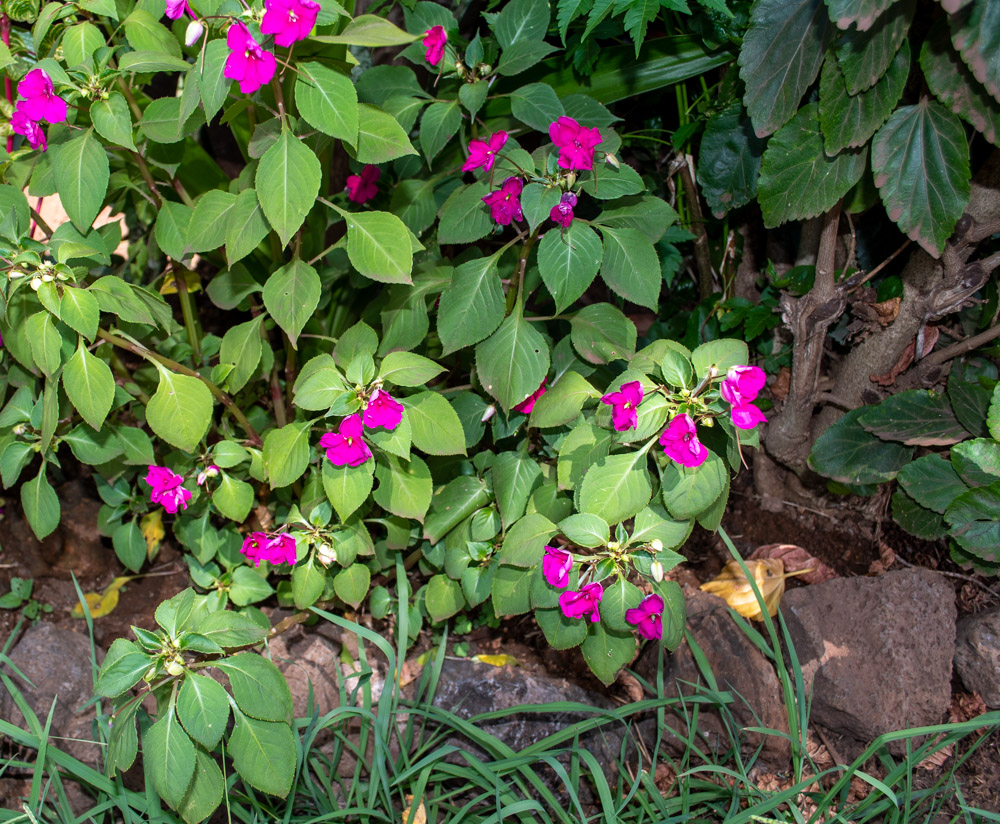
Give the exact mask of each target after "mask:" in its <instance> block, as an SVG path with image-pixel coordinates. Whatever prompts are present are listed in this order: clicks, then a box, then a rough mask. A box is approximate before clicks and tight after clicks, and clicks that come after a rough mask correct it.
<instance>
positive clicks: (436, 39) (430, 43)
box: [424, 26, 448, 66]
mask: <svg viewBox="0 0 1000 824" xmlns="http://www.w3.org/2000/svg"><path fill="white" fill-rule="evenodd" d="M447 42H448V35H447V33H446V32H445V30H444V26H433V27H432V28H429V29H427V31H425V32H424V59H425V60H427V62H428V63H430V64H431V65H432V66H436V65H437V64H438V63H440V62H441V58H442V57H444V44H445V43H447Z"/></svg>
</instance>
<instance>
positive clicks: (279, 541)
mask: <svg viewBox="0 0 1000 824" xmlns="http://www.w3.org/2000/svg"><path fill="white" fill-rule="evenodd" d="M240 552H242V553H243V554H244V555H245V556H246V557H247V560H248V561H253V565H254V566H257V567H259V566H260V562H261V561H267V562H268V563H271V564H288V565H289V566H294V565H295V561H296V552H295V539H294V538H293V537H292V536H291V535H289V534H288V533H284V532H283V533H281V534H280V535H268V534H267V533H264V532H251V533H250V534H249V535H247V537H246V538H244V539H243V546H241V547H240Z"/></svg>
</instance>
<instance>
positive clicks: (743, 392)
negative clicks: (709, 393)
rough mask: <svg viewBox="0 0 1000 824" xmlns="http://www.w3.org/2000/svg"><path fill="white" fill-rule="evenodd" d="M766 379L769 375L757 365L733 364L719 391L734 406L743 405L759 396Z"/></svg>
mask: <svg viewBox="0 0 1000 824" xmlns="http://www.w3.org/2000/svg"><path fill="white" fill-rule="evenodd" d="M766 381H767V375H765V374H764V370H763V369H761V368H759V367H757V366H731V367H730V368H729V371H728V372H726V377H725V378H724V379H723V381H722V386H721V387H719V393H720V394H721V395H722V397H723V398H724V399H725V400H726V401H727V402H728V403H731V404H732V405H733V406H742V405H743V404H744V403H747V402H749V401H752V400H754V399H755V398H756V397H757V395H758V394H759V393H760V390H761V389H763V388H764V383H765V382H766Z"/></svg>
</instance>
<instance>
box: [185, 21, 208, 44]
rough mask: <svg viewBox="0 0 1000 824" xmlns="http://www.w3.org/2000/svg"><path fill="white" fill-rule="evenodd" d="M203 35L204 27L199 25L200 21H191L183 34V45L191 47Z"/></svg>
mask: <svg viewBox="0 0 1000 824" xmlns="http://www.w3.org/2000/svg"><path fill="white" fill-rule="evenodd" d="M204 33H205V27H204V26H203V25H202V24H201V21H200V20H192V21H191V22H190V23H188V25H187V30H186V31H185V32H184V45H185V46H193V45H194V44H195V43H197V42H198V41H199V40H200V39H201V36H202V35H203V34H204Z"/></svg>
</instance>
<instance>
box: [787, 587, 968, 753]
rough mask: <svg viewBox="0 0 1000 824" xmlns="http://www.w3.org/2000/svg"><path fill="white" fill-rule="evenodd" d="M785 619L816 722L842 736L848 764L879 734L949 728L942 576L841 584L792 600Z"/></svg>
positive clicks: (946, 600)
mask: <svg viewBox="0 0 1000 824" xmlns="http://www.w3.org/2000/svg"><path fill="white" fill-rule="evenodd" d="M781 612H782V614H783V615H784V617H785V620H786V621H787V623H788V629H789V632H790V635H791V639H792V643H793V645H794V647H795V651H796V653H797V655H798V658H799V662H800V663H801V665H802V671H803V674H804V677H805V684H806V690H807V691H809V690H811V692H812V714H811V719H812V721H813V722H815V723H818V724H819V725H821V726H822V727H824V728H825V729H827V730H830V731H831V732H833V733H839V734H840V735H842V736H844V737H843V738H842V739H839V740H838V745H837V746H838V749H840V748H841V746H842V748H843V754H844V755H846V756H847V757H851V758H853V757H854V756H855V755H857V754H859V752H860V750H861V749H862V748H863V746H864V745H866V744H867V743H869V742H871V741H872V740H873V739H874V738H876V737H878V736H879V735H882V734H883V733H886V732H891V731H893V730H901V729H905V728H908V727H916V726H922V725H927V724H937V723H939V722H941V721H942V720H943V719H944V717H945V714H946V713H947V711H948V707H949V705H950V703H951V661H952V658H953V657H954V653H955V616H956V610H955V594H954V591H953V589H952V587H951V585H950V584H949V583H948V582H947V580H946V579H945V578H943V577H942V576H940V575H936V574H934V573H933V572H931V571H929V570H917V569H908V570H901V571H898V572H890V573H887V574H886V575H882V576H880V577H878V578H837V579H835V580H832V581H827V582H826V583H823V584H816V585H814V586H809V587H801V588H798V589H794V590H792V591H790V592H788V593H787V594H786V595H785V597H784V600H783V601H782V604H781ZM897 743H898V745H899V747H900V748H902V747H903V746H904V744H903V742H897ZM890 749H893V748H890Z"/></svg>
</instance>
